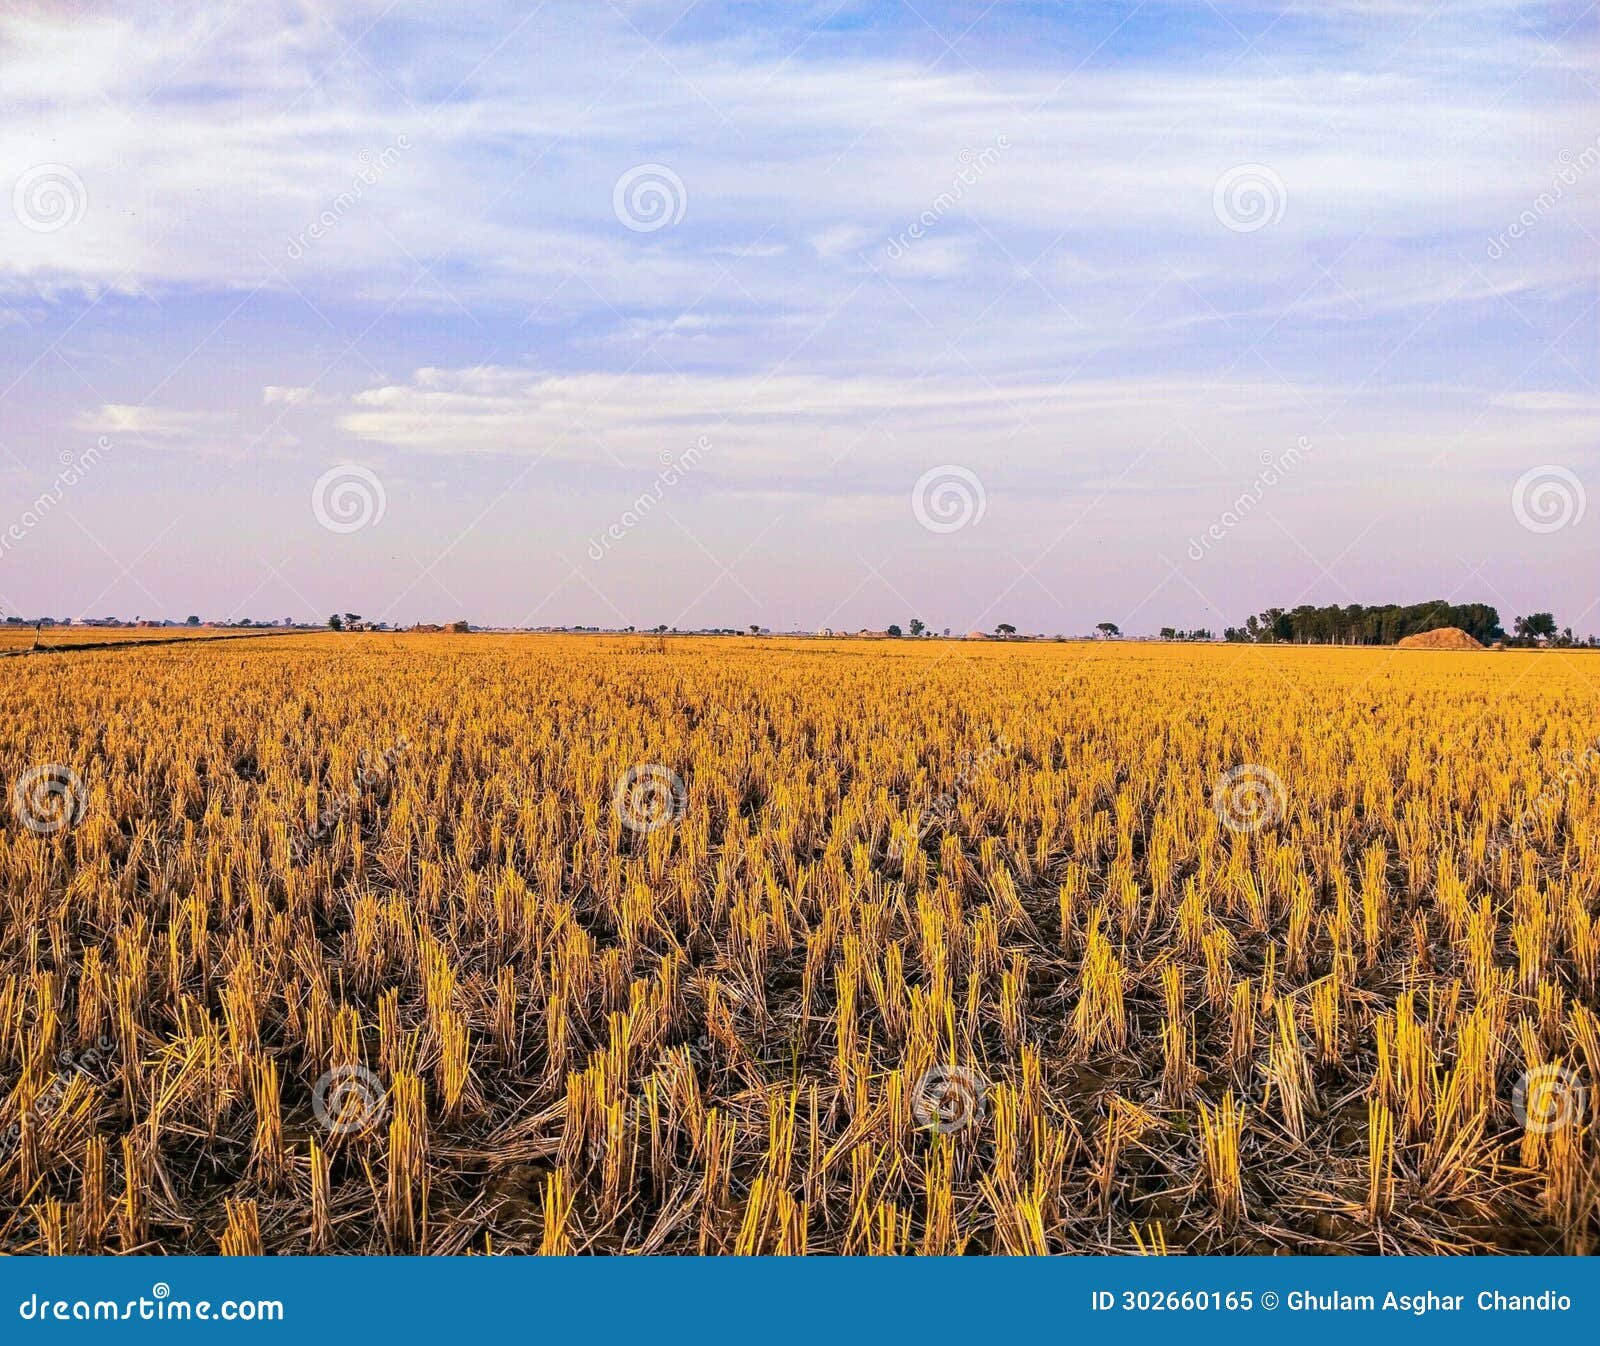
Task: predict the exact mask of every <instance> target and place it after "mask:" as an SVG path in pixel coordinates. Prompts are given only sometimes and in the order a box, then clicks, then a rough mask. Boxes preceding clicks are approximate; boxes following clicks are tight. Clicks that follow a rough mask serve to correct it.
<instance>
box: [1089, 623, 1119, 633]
mask: <svg viewBox="0 0 1600 1346" xmlns="http://www.w3.org/2000/svg"><path fill="white" fill-rule="evenodd" d="M1094 629H1095V630H1096V631H1098V632H1099V633H1100V634H1101V635H1103V636H1120V635H1121V634H1122V632H1121V631H1119V630H1118V629H1117V624H1116V623H1115V622H1096V623H1095V627H1094Z"/></svg>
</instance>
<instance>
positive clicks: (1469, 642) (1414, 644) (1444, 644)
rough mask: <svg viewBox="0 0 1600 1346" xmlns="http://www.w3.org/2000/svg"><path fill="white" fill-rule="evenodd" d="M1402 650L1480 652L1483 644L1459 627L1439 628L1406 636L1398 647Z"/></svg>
mask: <svg viewBox="0 0 1600 1346" xmlns="http://www.w3.org/2000/svg"><path fill="white" fill-rule="evenodd" d="M1398 648H1400V649H1402V650H1481V649H1482V648H1483V643H1482V642H1481V641H1479V640H1475V639H1474V638H1473V637H1471V636H1469V635H1468V634H1467V633H1466V632H1465V631H1463V630H1462V629H1461V628H1460V627H1459V626H1440V627H1437V628H1436V629H1434V630H1432V631H1419V632H1418V633H1417V634H1416V635H1414V636H1407V637H1406V638H1405V639H1404V640H1402V641H1401V642H1400V644H1399V646H1398Z"/></svg>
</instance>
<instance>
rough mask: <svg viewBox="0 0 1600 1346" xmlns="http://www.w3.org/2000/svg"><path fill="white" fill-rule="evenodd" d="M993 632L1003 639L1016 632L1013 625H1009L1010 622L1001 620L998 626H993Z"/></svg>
mask: <svg viewBox="0 0 1600 1346" xmlns="http://www.w3.org/2000/svg"><path fill="white" fill-rule="evenodd" d="M994 633H995V635H997V636H999V637H1000V638H1001V639H1004V638H1005V637H1007V636H1014V635H1016V634H1017V628H1016V627H1014V626H1013V625H1011V623H1010V622H1001V623H1000V625H999V626H997V627H995V629H994Z"/></svg>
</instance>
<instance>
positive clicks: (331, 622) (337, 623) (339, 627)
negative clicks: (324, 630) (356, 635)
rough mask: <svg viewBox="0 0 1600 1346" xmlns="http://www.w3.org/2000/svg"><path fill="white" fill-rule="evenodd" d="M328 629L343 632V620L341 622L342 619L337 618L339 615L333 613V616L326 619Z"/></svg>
mask: <svg viewBox="0 0 1600 1346" xmlns="http://www.w3.org/2000/svg"><path fill="white" fill-rule="evenodd" d="M328 629H329V630H330V631H343V630H344V620H343V618H341V617H340V616H339V614H338V613H337V612H336V613H334V614H333V616H331V617H329V618H328Z"/></svg>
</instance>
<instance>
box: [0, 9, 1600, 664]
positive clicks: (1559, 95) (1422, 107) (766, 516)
mask: <svg viewBox="0 0 1600 1346" xmlns="http://www.w3.org/2000/svg"><path fill="white" fill-rule="evenodd" d="M1597 24H1600V10H1597V9H1596V8H1595V6H1594V5H1593V4H1583V3H1576V2H1575V0H1574V2H1572V3H1565V2H1562V3H1542V2H1541V0H1516V3H1508V2H1507V0H1449V3H1445V4H1438V3H1435V2H1433V0H1317V3H1315V4H1307V3H1297V4H1292V5H1289V6H1288V7H1285V6H1283V5H1282V4H1281V3H1279V0H1196V2H1195V3H1190V0H1142V2H1141V3H1097V2H1096V0H1081V2H1079V0H1060V2H1057V3H1039V2H1035V0H996V3H989V4H986V3H982V2H981V0H958V2H955V3H945V4H935V3H931V0H919V3H917V4H916V5H913V4H910V3H905V0H895V2H894V3H889V2H888V0H821V2H820V3H810V2H809V0H794V2H791V3H764V2H760V0H749V2H744V3H721V4H713V3H710V2H709V0H704V2H702V3H688V0H672V2H671V3H665V4H661V3H654V2H653V0H652V2H647V3H633V2H629V0H582V2H581V3H562V2H561V0H547V2H546V3H544V4H526V5H524V4H497V3H471V2H470V0H469V2H468V3H461V4H451V5H449V6H439V5H433V4H422V3H411V2H410V0H394V2H393V3H389V2H387V0H353V2H351V3H338V2H337V0H316V3H314V4H312V3H275V2H274V0H264V2H263V3H259V4H251V5H243V6H234V5H224V4H220V3H212V4H205V5H188V4H173V3H159V4H155V3H150V4H68V3H61V2H60V0H57V2H56V3H50V4H30V3H27V0H24V2H23V3H21V4H15V3H13V4H9V5H7V6H6V8H5V11H4V13H3V14H0V114H3V115H0V609H3V610H4V611H5V612H6V613H8V614H13V613H21V614H23V615H27V616H35V615H45V614H48V615H52V616H57V617H62V616H72V617H78V618H82V617H97V616H103V615H111V614H115V615H119V616H123V617H132V616H135V615H140V616H145V617H157V618H176V619H182V618H183V617H185V616H187V615H188V614H191V613H193V614H196V615H200V616H202V617H204V618H206V619H208V620H237V619H239V618H242V617H248V618H252V619H255V620H281V619H283V618H285V617H293V618H295V619H296V620H318V619H321V618H324V617H326V615H327V614H329V613H331V612H335V611H338V612H345V611H353V612H358V613H361V614H362V615H363V616H367V617H370V618H373V619H378V620H386V621H390V622H403V623H410V622H413V621H445V620H451V619H454V618H458V617H465V618H468V619H469V620H471V621H473V622H474V623H479V624H485V625H514V626H524V625H567V624H587V625H598V626H608V627H610V626H628V625H635V626H639V627H653V626H655V625H657V624H666V625H668V626H672V627H680V628H685V629H688V628H694V627H706V626H712V627H723V626H734V627H744V626H747V625H750V624H756V625H760V626H767V627H771V628H773V629H777V630H788V629H804V630H812V629H817V628H821V627H829V628H833V629H838V630H855V629H858V628H862V627H866V628H882V627H884V626H886V625H887V624H888V623H890V622H898V623H900V624H902V625H904V624H905V623H906V622H907V621H908V620H909V619H910V618H912V617H920V618H921V619H922V620H924V621H925V622H927V623H928V624H929V626H931V627H932V628H933V629H935V630H941V629H943V628H946V627H948V628H952V629H955V630H957V631H963V630H968V629H984V630H988V629H992V628H993V627H994V626H995V625H996V624H998V623H1000V622H1008V623H1010V624H1013V625H1015V626H1017V627H1018V628H1019V629H1021V630H1023V631H1027V632H1033V631H1041V632H1045V633H1049V634H1054V633H1057V632H1063V633H1067V634H1079V633H1082V632H1085V631H1087V630H1088V629H1089V628H1090V627H1092V626H1093V624H1094V623H1096V622H1099V621H1103V620H1109V621H1114V622H1116V623H1118V625H1119V626H1120V627H1121V628H1122V629H1123V630H1124V631H1125V632H1130V633H1133V632H1144V631H1154V630H1156V629H1157V628H1159V627H1161V626H1168V625H1171V626H1178V627H1183V628H1191V627H1202V626H1203V627H1209V628H1212V629H1215V630H1218V631H1219V632H1220V630H1221V628H1222V627H1223V626H1225V625H1232V624H1237V623H1240V622H1242V621H1243V619H1244V618H1245V617H1246V616H1247V615H1248V614H1250V613H1252V612H1255V611H1259V610H1261V609H1262V608H1265V607H1268V606H1280V607H1291V606H1294V605H1295V604H1297V603H1305V602H1314V603H1340V604H1346V603H1354V602H1359V603H1381V602H1416V601H1421V600H1426V599H1431V598H1440V597H1443V598H1448V599H1450V600H1452V601H1456V602H1487V603H1492V604H1494V605H1495V606H1497V607H1498V608H1499V609H1500V612H1501V617H1502V620H1503V621H1505V622H1506V623H1507V624H1508V625H1509V623H1510V621H1511V618H1512V616H1513V615H1516V614H1520V613H1523V612H1527V611H1531V610H1534V609H1536V608H1537V609H1551V610H1554V611H1555V613H1556V615H1557V617H1558V619H1559V620H1560V621H1561V623H1562V624H1563V625H1571V626H1573V627H1574V629H1575V630H1577V631H1578V632H1579V633H1580V634H1583V633H1585V632H1588V631H1597V630H1600V605H1597V600H1600V592H1597V576H1600V500H1596V501H1595V502H1594V503H1593V505H1592V507H1591V504H1590V502H1589V500H1588V493H1589V491H1591V490H1596V489H1600V452H1597V429H1600V415H1597V413H1600V391H1597V389H1596V382H1595V380H1596V373H1597V361H1596V355H1597V336H1600V312H1597V307H1596V305H1597V300H1600V292H1597V285H1596V256H1597V253H1596V247H1597V245H1600V59H1597V47H1596V42H1595V38H1596V33H1597Z"/></svg>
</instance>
